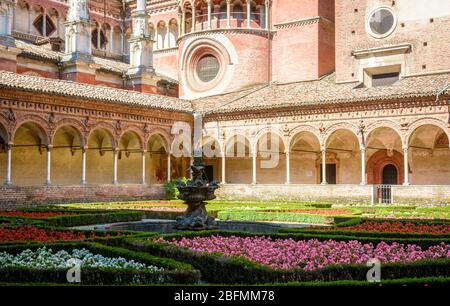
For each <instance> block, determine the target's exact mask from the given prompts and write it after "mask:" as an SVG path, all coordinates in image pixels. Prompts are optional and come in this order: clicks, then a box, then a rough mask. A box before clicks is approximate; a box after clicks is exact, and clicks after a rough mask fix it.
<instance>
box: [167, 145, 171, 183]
mask: <svg viewBox="0 0 450 306" xmlns="http://www.w3.org/2000/svg"><path fill="white" fill-rule="evenodd" d="M171 155H172V154H171V153H170V152H169V154H167V181H168V182H170V179H171V178H170V157H171Z"/></svg>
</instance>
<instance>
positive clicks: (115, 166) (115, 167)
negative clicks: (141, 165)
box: [113, 148, 119, 185]
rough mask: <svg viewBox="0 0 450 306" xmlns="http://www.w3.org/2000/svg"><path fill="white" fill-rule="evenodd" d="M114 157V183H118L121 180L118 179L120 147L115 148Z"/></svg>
mask: <svg viewBox="0 0 450 306" xmlns="http://www.w3.org/2000/svg"><path fill="white" fill-rule="evenodd" d="M113 158H114V178H113V184H114V185H117V184H119V181H118V179H117V164H118V159H119V149H116V148H115V149H113Z"/></svg>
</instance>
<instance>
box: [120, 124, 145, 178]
mask: <svg viewBox="0 0 450 306" xmlns="http://www.w3.org/2000/svg"><path fill="white" fill-rule="evenodd" d="M118 154H119V156H118V165H117V167H118V181H119V182H120V183H125V184H139V183H142V154H143V141H142V138H141V136H140V135H139V133H138V132H137V131H135V130H134V129H127V130H126V131H124V132H123V133H122V134H121V135H120V137H119V153H118Z"/></svg>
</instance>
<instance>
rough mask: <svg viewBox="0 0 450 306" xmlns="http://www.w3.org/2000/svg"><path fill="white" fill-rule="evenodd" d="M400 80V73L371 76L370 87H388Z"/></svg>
mask: <svg viewBox="0 0 450 306" xmlns="http://www.w3.org/2000/svg"><path fill="white" fill-rule="evenodd" d="M398 80H400V73H398V72H394V73H382V74H374V75H372V87H381V86H390V85H393V84H395V83H396V82H397V81H398Z"/></svg>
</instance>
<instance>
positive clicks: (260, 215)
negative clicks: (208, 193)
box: [218, 211, 334, 224]
mask: <svg viewBox="0 0 450 306" xmlns="http://www.w3.org/2000/svg"><path fill="white" fill-rule="evenodd" d="M218 218H219V219H221V220H234V221H283V222H298V223H309V224H331V223H333V222H334V219H333V217H330V216H323V215H313V214H301V213H292V212H290V213H289V212H262V211H219V212H218Z"/></svg>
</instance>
